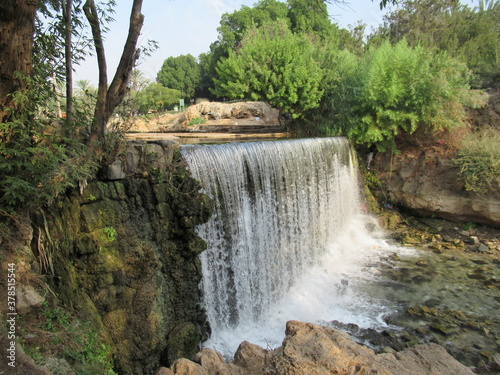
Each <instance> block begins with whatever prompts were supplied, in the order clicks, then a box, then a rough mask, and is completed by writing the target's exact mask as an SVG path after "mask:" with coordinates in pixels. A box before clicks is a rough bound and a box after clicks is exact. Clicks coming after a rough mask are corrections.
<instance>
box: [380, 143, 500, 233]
mask: <svg viewBox="0 0 500 375" xmlns="http://www.w3.org/2000/svg"><path fill="white" fill-rule="evenodd" d="M374 162H375V165H374V169H376V170H377V171H378V172H379V175H380V181H381V182H382V185H383V186H384V188H385V190H386V199H387V200H388V201H389V202H390V203H391V204H396V205H399V206H401V207H405V208H408V209H410V210H412V211H413V212H415V213H417V214H420V215H426V216H431V215H434V216H437V217H441V218H443V219H448V220H452V221H461V222H475V223H481V224H486V225H491V226H495V227H500V185H498V188H497V189H496V190H494V191H491V192H490V193H488V194H476V193H474V192H470V191H466V190H465V188H464V183H463V182H461V180H460V178H459V175H458V168H456V167H453V166H452V163H451V159H450V158H448V157H442V156H440V155H439V153H437V152H436V150H433V149H432V148H429V147H426V148H422V149H420V150H417V151H408V152H405V153H402V154H399V155H391V154H390V153H385V154H378V155H377V156H376V157H375V159H374ZM499 183H500V181H499Z"/></svg>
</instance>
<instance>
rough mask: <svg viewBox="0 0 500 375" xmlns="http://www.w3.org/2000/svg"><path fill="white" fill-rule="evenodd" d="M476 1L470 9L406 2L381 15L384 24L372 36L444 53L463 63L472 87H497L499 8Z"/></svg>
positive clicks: (435, 1)
mask: <svg viewBox="0 0 500 375" xmlns="http://www.w3.org/2000/svg"><path fill="white" fill-rule="evenodd" d="M494 4H498V0H497V1H496V2H487V3H484V2H480V6H479V7H476V8H475V9H474V10H471V9H470V8H469V7H466V6H462V5H460V4H459V3H458V2H457V1H455V0H406V1H403V2H401V7H400V8H398V10H396V11H394V12H390V13H388V14H387V15H386V16H385V21H384V25H383V26H382V27H380V28H379V30H378V31H377V33H376V34H375V35H374V36H372V38H371V40H372V44H373V41H375V40H376V39H381V40H384V39H386V38H389V39H390V40H391V41H392V42H393V43H397V42H398V41H400V40H402V39H405V40H406V41H407V42H408V44H409V45H410V46H413V47H416V46H418V45H420V46H423V47H426V48H430V49H436V50H439V51H446V52H447V53H448V54H449V55H451V56H453V57H455V58H458V59H460V60H461V61H463V62H465V63H466V64H467V65H468V67H469V68H471V69H472V70H473V71H474V73H475V74H476V76H477V77H476V82H477V83H476V86H478V87H481V86H482V87H491V86H495V85H498V84H499V83H498V81H499V75H500V74H499V73H498V72H499V71H500V58H499V51H500V6H495V5H494Z"/></svg>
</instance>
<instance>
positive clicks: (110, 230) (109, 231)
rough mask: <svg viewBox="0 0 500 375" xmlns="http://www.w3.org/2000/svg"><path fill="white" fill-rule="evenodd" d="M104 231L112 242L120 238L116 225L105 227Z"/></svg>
mask: <svg viewBox="0 0 500 375" xmlns="http://www.w3.org/2000/svg"><path fill="white" fill-rule="evenodd" d="M103 232H104V234H105V235H106V237H107V238H108V240H109V241H110V242H114V241H116V239H117V238H118V237H117V236H118V234H117V232H116V229H115V228H114V227H105V228H104V229H103Z"/></svg>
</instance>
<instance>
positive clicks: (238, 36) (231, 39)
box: [199, 0, 288, 97]
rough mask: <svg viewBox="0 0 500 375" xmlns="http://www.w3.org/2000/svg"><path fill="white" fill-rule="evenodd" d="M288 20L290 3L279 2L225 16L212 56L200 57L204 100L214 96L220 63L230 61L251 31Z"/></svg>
mask: <svg viewBox="0 0 500 375" xmlns="http://www.w3.org/2000/svg"><path fill="white" fill-rule="evenodd" d="M287 17H288V7H287V5H286V3H284V2H282V1H278V0H260V1H259V2H257V3H256V4H255V5H254V6H253V7H248V6H245V5H244V6H242V7H241V9H239V10H236V11H234V12H233V13H224V14H223V15H222V17H221V21H220V26H219V27H218V28H217V31H218V33H219V36H218V38H217V40H216V41H215V42H213V43H212V44H211V45H210V51H209V53H207V54H204V55H203V56H200V65H201V78H200V88H199V90H200V93H201V96H206V97H211V96H213V91H214V82H213V79H214V78H217V70H216V67H217V63H218V62H219V61H220V60H221V59H223V58H227V57H228V56H229V51H231V50H233V49H235V48H237V47H238V45H239V43H240V42H241V40H242V38H243V35H244V34H245V32H246V31H247V30H249V29H250V28H252V27H259V26H261V25H263V24H264V23H266V22H272V21H276V20H278V19H283V20H288V18H287ZM287 22H288V21H287Z"/></svg>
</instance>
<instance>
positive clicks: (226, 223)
mask: <svg viewBox="0 0 500 375" xmlns="http://www.w3.org/2000/svg"><path fill="white" fill-rule="evenodd" d="M183 154H184V156H185V158H186V160H187V161H188V164H189V166H190V169H191V171H192V173H193V176H194V177H195V178H197V179H199V180H200V181H201V183H202V185H203V189H204V190H205V192H206V193H207V194H208V195H209V196H210V197H212V198H213V199H214V200H215V206H216V211H215V213H214V215H213V217H212V218H211V219H210V221H209V222H208V223H206V224H203V225H201V226H199V227H198V228H197V230H198V233H199V235H200V236H201V237H202V238H204V239H205V240H206V242H207V244H208V250H207V251H205V252H204V253H203V254H202V255H201V261H202V267H203V283H202V288H203V292H204V305H205V306H204V307H205V309H206V311H207V315H208V319H209V323H210V326H211V329H212V336H211V338H210V340H209V341H208V342H207V343H206V346H210V347H212V348H214V349H217V350H219V351H221V352H223V353H224V354H226V355H228V356H230V355H232V353H234V351H235V350H236V348H237V346H238V344H239V343H240V342H241V341H243V340H248V341H250V342H253V343H256V344H259V345H261V346H264V347H266V346H272V347H275V346H278V345H280V343H281V340H282V338H283V332H284V327H285V322H286V321H287V320H290V319H296V320H303V321H311V322H318V321H328V320H340V321H343V322H345V323H356V324H358V325H360V326H362V327H368V326H374V325H377V324H378V323H380V324H383V323H381V322H378V321H379V319H378V316H379V315H381V314H383V309H384V308H383V307H381V306H377V302H376V301H373V300H371V299H370V297H369V296H368V295H367V294H366V293H365V295H363V292H362V288H358V287H357V285H358V284H360V283H361V284H362V281H366V280H367V279H369V278H371V277H372V276H373V275H372V274H370V273H369V272H362V269H365V270H366V269H367V268H366V263H367V262H368V261H369V260H368V259H369V257H370V256H371V255H370V254H373V252H374V251H375V250H374V249H375V248H381V247H382V248H383V247H384V243H383V242H382V241H380V240H377V239H375V238H373V237H372V236H370V235H368V234H367V232H366V230H365V223H366V222H365V220H366V216H364V215H362V212H361V202H360V194H359V188H358V181H357V178H356V172H355V167H354V165H353V159H352V153H351V151H350V147H349V144H348V142H347V141H346V140H345V139H343V138H317V139H302V140H286V141H277V142H251V143H231V144H223V145H210V146H185V147H183Z"/></svg>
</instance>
